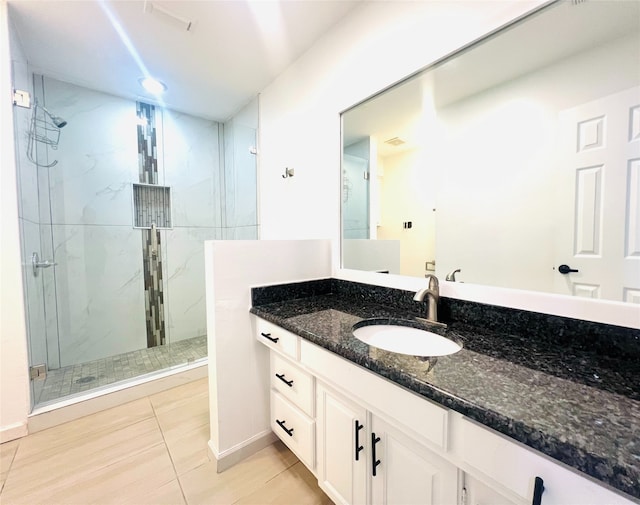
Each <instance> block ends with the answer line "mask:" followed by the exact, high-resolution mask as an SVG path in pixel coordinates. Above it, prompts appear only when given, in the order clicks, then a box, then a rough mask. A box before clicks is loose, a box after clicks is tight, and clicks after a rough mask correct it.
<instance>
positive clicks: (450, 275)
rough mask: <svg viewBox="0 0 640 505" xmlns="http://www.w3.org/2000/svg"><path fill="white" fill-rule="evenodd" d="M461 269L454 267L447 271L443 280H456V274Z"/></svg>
mask: <svg viewBox="0 0 640 505" xmlns="http://www.w3.org/2000/svg"><path fill="white" fill-rule="evenodd" d="M461 271H462V270H460V269H459V268H456V269H455V270H453V271H452V272H449V273H448V274H447V276H446V277H445V279H444V280H446V281H451V282H456V274H457V273H459V272H461Z"/></svg>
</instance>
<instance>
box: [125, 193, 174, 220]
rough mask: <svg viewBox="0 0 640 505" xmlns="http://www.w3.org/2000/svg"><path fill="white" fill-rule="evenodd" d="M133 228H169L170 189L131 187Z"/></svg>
mask: <svg viewBox="0 0 640 505" xmlns="http://www.w3.org/2000/svg"><path fill="white" fill-rule="evenodd" d="M133 207H134V218H135V222H134V226H135V227H136V228H151V225H153V224H155V225H156V227H157V228H171V189H170V188H168V187H167V186H152V185H147V184H134V185H133Z"/></svg>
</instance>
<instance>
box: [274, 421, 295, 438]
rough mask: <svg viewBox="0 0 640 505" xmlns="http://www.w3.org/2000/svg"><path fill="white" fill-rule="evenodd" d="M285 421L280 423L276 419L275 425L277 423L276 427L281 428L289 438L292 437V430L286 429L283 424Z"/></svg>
mask: <svg viewBox="0 0 640 505" xmlns="http://www.w3.org/2000/svg"><path fill="white" fill-rule="evenodd" d="M286 422H287V421H285V420H284V419H283V420H282V421H280V420H278V419H276V423H278V426H280V428H282V429H283V430H284V431H286V432H287V435H289V436H290V437H292V436H293V428H287V427H286V426H285V425H284V423H286Z"/></svg>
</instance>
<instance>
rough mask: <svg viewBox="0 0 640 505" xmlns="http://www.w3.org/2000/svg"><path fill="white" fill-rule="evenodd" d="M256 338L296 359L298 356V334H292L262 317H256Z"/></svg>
mask: <svg viewBox="0 0 640 505" xmlns="http://www.w3.org/2000/svg"><path fill="white" fill-rule="evenodd" d="M256 329H257V335H256V338H257V339H258V342H261V343H263V344H264V345H266V346H268V347H271V349H273V350H275V351H278V352H281V353H283V354H286V355H287V356H291V357H292V358H293V359H295V360H297V359H298V357H299V354H300V352H299V347H300V346H299V340H300V337H298V335H294V334H293V333H291V332H290V331H287V330H284V329H282V328H280V327H279V326H276V325H275V324H273V323H270V322H269V321H265V320H264V319H260V318H259V317H257V318H256Z"/></svg>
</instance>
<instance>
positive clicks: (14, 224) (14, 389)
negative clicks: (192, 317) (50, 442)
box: [0, 0, 29, 443]
mask: <svg viewBox="0 0 640 505" xmlns="http://www.w3.org/2000/svg"><path fill="white" fill-rule="evenodd" d="M8 34H9V22H8V17H7V4H6V2H5V1H4V0H2V2H0V37H2V39H1V40H0V51H2V52H1V54H0V142H2V149H1V150H0V167H1V168H0V244H2V247H0V385H1V386H2V393H1V394H0V443H2V442H6V441H8V440H12V439H14V438H17V437H21V436H24V435H26V433H27V413H28V411H29V379H28V375H27V335H26V327H25V317H24V313H25V312H24V303H23V295H22V289H23V288H22V272H21V269H20V234H19V229H18V201H17V193H16V184H17V182H16V168H15V164H16V161H15V152H14V128H13V106H12V103H13V102H12V83H11V65H10V61H11V58H10V55H9V35H8Z"/></svg>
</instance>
